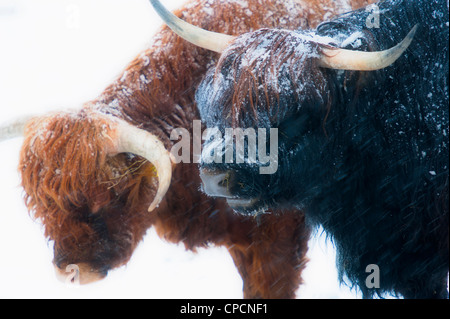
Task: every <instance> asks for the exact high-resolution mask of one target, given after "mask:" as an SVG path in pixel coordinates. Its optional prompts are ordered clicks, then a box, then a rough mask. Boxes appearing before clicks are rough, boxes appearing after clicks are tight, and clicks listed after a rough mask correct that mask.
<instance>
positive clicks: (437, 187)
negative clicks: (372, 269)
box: [168, 0, 449, 298]
mask: <svg viewBox="0 0 450 319" xmlns="http://www.w3.org/2000/svg"><path fill="white" fill-rule="evenodd" d="M448 9H449V8H448V1H447V0H417V1H407V0H390V1H388V0H387V1H381V2H379V3H377V4H376V7H373V8H372V9H366V10H364V9H362V10H358V11H353V12H349V13H347V14H344V15H341V16H339V17H338V18H336V19H334V20H332V21H329V22H325V23H322V24H321V25H320V26H319V27H318V28H317V29H315V30H309V31H306V32H305V31H301V30H299V31H298V32H292V31H286V30H268V29H263V30H259V31H256V32H253V33H248V34H244V35H242V36H240V37H236V38H232V37H227V36H224V35H220V36H219V35H217V37H216V35H212V36H209V35H206V36H208V37H210V40H208V41H210V42H211V41H212V42H211V43H215V41H216V42H217V43H215V44H206V45H205V44H204V43H205V41H203V42H202V43H200V42H199V41H198V40H197V39H196V38H195V37H194V36H191V35H190V33H191V31H190V30H187V29H186V28H187V27H186V28H185V27H183V28H180V29H178V30H177V29H176V27H173V29H174V30H175V31H176V32H178V33H179V34H181V35H183V36H185V38H187V39H189V40H191V41H192V42H194V43H196V44H198V45H201V46H203V47H207V48H211V49H214V48H217V49H218V50H217V51H220V52H222V56H221V58H220V60H219V62H218V64H217V65H216V66H215V67H214V68H213V69H211V70H210V71H209V72H208V74H207V75H206V78H205V79H204V81H203V82H202V83H201V84H200V86H199V88H198V91H197V96H196V98H197V103H198V108H199V110H200V114H201V117H202V120H203V121H204V123H205V124H206V126H207V127H211V128H212V127H218V128H219V129H220V130H222V131H223V130H225V128H230V127H231V128H236V127H240V128H266V129H269V128H278V138H279V147H278V162H277V165H278V170H277V171H276V173H275V174H271V175H270V174H267V175H264V174H260V170H259V168H260V167H261V165H262V164H261V163H259V162H247V163H244V164H236V163H227V164H225V161H223V163H212V164H207V163H203V164H202V176H203V177H202V178H203V183H204V189H205V191H206V192H207V193H209V194H210V195H212V196H218V197H226V198H228V202H229V204H230V205H231V206H232V207H233V208H234V209H235V210H236V211H237V212H240V213H243V214H254V215H257V214H258V213H260V212H261V211H265V210H266V209H267V208H277V209H283V208H292V207H296V208H300V209H302V210H304V211H305V213H306V215H307V218H308V220H309V221H310V222H311V223H312V224H314V225H322V226H323V228H324V229H325V231H326V232H327V234H328V235H329V236H330V238H332V240H333V241H334V243H335V245H336V247H337V253H338V255H337V256H338V257H337V259H338V260H337V265H338V269H339V274H340V279H341V280H342V281H345V280H346V279H347V280H348V282H349V283H350V285H354V286H358V287H359V288H360V289H361V291H362V292H363V295H364V297H366V298H368V297H373V296H374V295H375V294H378V295H382V294H384V293H394V294H395V295H397V296H398V295H402V296H404V297H405V298H448V291H447V278H448V272H449V237H448V234H449V218H448V201H449V198H448V184H449V153H448V152H449V149H448V147H449V135H448V133H449V110H448V104H449V92H448V87H449V85H448V84H449V78H448V71H449V70H448V67H449V65H448V63H449V52H448V43H449V14H448ZM375 15H378V16H375ZM168 23H169V26H170V23H171V22H170V21H168ZM377 23H379V25H376V24H377ZM374 24H375V25H374ZM411 30H412V31H411ZM410 31H411V32H410ZM414 31H416V33H415V35H414ZM183 33H186V34H183ZM214 38H215V39H214ZM218 42H221V43H222V45H219V44H218ZM408 45H409V46H408ZM335 48H340V49H345V50H340V49H335ZM390 48H393V49H392V50H389V51H385V50H388V49H390ZM361 51H365V52H361ZM368 52H371V53H368ZM209 144H210V142H209V141H207V142H206V143H205V145H204V146H205V147H204V153H205V152H210V150H211V147H208V145H209ZM209 155H210V154H203V156H209ZM369 265H377V266H378V268H379V271H380V278H379V279H380V280H379V286H376V287H372V286H368V285H367V284H366V279H367V277H368V275H369V273H367V272H366V268H367V266H369Z"/></svg>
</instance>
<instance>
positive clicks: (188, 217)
mask: <svg viewBox="0 0 450 319" xmlns="http://www.w3.org/2000/svg"><path fill="white" fill-rule="evenodd" d="M353 2H354V3H353V4H354V6H355V7H359V6H362V5H363V4H366V3H367V1H353ZM205 8H207V9H208V10H205ZM345 9H346V8H342V7H338V6H337V5H336V4H335V1H321V2H319V1H315V0H314V1H313V0H302V1H297V2H295V3H294V2H291V1H275V0H272V1H269V0H259V1H256V0H254V1H249V2H248V7H245V8H244V7H242V6H240V5H239V2H234V1H208V0H195V1H192V2H191V3H188V4H187V5H186V6H185V8H183V9H181V10H179V11H178V12H177V15H178V16H180V17H182V18H183V19H184V20H186V21H188V22H191V23H193V24H195V25H198V26H200V27H202V28H206V29H210V30H214V31H217V32H223V33H228V34H235V35H237V34H241V33H244V32H248V31H251V30H256V29H259V28H263V27H268V28H275V27H277V28H287V29H295V28H299V27H303V28H305V27H308V26H311V27H314V26H316V25H317V23H318V22H320V21H321V20H322V18H323V17H324V16H325V17H328V16H330V17H331V15H332V14H335V13H336V14H337V13H341V12H342V11H343V10H345ZM249 13H251V15H249ZM217 58H218V56H217V55H216V54H215V53H212V52H207V51H206V50H203V49H199V48H197V47H195V46H193V45H190V44H188V43H186V42H185V41H184V40H182V39H180V38H179V37H178V36H176V35H175V34H173V33H172V32H171V31H170V30H169V29H168V28H166V27H164V28H162V30H161V31H160V32H159V33H158V34H157V35H156V36H155V37H154V42H153V45H152V46H151V47H150V48H149V49H148V50H146V51H145V52H143V53H142V54H140V55H139V56H137V57H136V58H135V59H134V60H133V61H132V62H131V63H130V64H129V66H128V67H127V68H126V70H125V71H124V73H123V74H122V75H121V76H120V77H119V78H118V79H117V80H116V81H115V82H114V83H113V84H112V85H110V86H109V87H108V88H107V89H106V90H105V91H104V92H103V94H102V95H101V96H100V97H99V98H98V99H97V100H95V101H92V102H89V103H86V104H85V106H84V107H83V109H82V110H80V111H79V112H77V113H57V114H50V115H48V116H45V117H42V118H36V119H34V120H33V121H31V122H30V123H29V125H28V127H27V131H26V136H25V141H24V144H23V147H22V151H21V157H20V166H19V170H20V172H21V174H22V185H23V187H24V189H25V192H26V196H25V201H26V204H27V206H28V208H29V210H30V211H31V212H32V213H33V214H34V217H35V218H37V219H40V220H41V221H42V223H43V224H44V226H45V235H46V236H47V237H48V238H49V239H50V240H52V241H54V263H55V265H57V266H58V267H59V268H61V269H65V267H66V266H67V265H69V264H77V263H84V264H87V265H89V266H90V267H91V271H92V272H97V273H98V274H100V275H102V276H106V274H107V272H108V270H110V269H113V268H116V267H119V266H121V265H124V264H126V263H127V262H128V261H129V259H130V258H131V255H132V253H133V251H134V249H135V248H136V246H137V245H138V244H139V242H140V241H141V240H142V238H143V236H144V235H145V233H146V231H147V230H148V229H149V228H150V227H152V226H153V227H155V228H156V231H157V233H158V234H159V236H161V237H162V238H165V239H166V240H168V241H171V242H174V243H178V242H183V243H184V244H185V246H186V248H187V249H191V250H195V248H196V247H206V246H208V245H209V244H215V245H224V246H226V247H227V248H228V250H229V251H230V254H231V256H232V257H233V259H234V262H235V264H236V266H237V268H238V270H239V272H240V274H241V276H242V278H243V281H244V297H246V298H254V297H259V298H292V297H295V291H296V289H297V288H298V285H299V284H300V283H301V276H300V275H301V272H302V270H303V269H304V266H305V264H306V260H307V259H306V257H305V254H306V250H307V240H308V237H309V234H310V231H309V229H308V227H307V226H305V223H304V217H303V216H302V215H300V214H298V213H296V214H293V213H289V212H285V213H284V214H282V215H276V214H274V215H267V216H262V217H261V219H260V221H259V223H258V224H257V222H256V221H255V220H254V219H253V218H252V217H242V216H238V215H235V214H234V213H233V212H232V210H231V209H230V208H229V207H228V206H227V204H226V203H225V202H224V201H222V200H214V199H211V198H209V197H207V196H206V195H204V194H202V193H201V192H200V191H199V187H200V178H199V172H198V166H197V165H196V164H178V165H177V166H175V167H174V170H173V176H172V183H171V187H170V189H169V191H168V192H167V194H166V196H165V199H164V200H163V202H162V203H161V204H160V206H159V208H157V209H156V210H155V211H153V212H152V213H148V212H147V209H148V207H149V205H150V203H151V202H152V199H153V197H154V195H155V192H156V187H157V179H155V178H154V177H155V176H156V175H155V170H154V167H153V166H152V165H151V164H149V163H148V162H147V161H145V160H143V159H142V158H140V157H138V156H133V155H131V154H119V155H117V156H114V157H112V156H108V155H107V150H108V145H110V140H109V137H108V136H109V134H110V132H109V125H108V123H107V122H106V121H105V117H103V116H98V114H110V115H113V116H116V117H120V118H122V119H124V120H126V121H128V122H130V123H132V124H133V125H136V126H139V127H141V128H143V129H145V130H147V131H150V132H152V133H154V134H155V135H157V136H159V137H160V138H161V140H162V141H163V142H164V143H165V145H166V147H167V148H168V149H170V147H171V146H172V143H174V142H173V141H170V139H169V137H170V132H171V130H172V129H173V128H179V127H182V128H187V129H188V130H190V129H192V121H193V120H194V119H197V118H198V114H197V110H196V107H195V104H194V92H195V89H196V86H197V85H198V83H199V81H200V80H201V78H202V76H203V75H204V73H205V72H206V70H207V68H208V66H210V65H211V64H212V63H214V62H215V61H217Z"/></svg>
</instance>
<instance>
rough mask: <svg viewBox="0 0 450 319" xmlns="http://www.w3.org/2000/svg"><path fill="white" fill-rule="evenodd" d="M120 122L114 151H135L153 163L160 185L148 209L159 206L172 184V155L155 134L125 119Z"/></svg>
mask: <svg viewBox="0 0 450 319" xmlns="http://www.w3.org/2000/svg"><path fill="white" fill-rule="evenodd" d="M115 122H116V123H118V125H117V127H116V128H115V129H116V133H115V134H116V136H115V137H113V138H112V139H113V142H114V149H113V150H112V153H133V154H136V155H139V156H142V157H144V158H145V159H147V160H148V161H149V162H150V163H152V164H153V165H154V166H155V168H156V172H157V174H158V180H159V186H158V191H157V192H156V196H155V198H154V199H153V202H152V203H151V205H150V207H149V209H148V211H149V212H151V211H153V210H154V209H155V208H157V207H158V205H159V204H160V202H161V201H162V200H163V198H164V195H165V194H166V192H167V190H168V189H169V186H170V181H171V179H172V157H171V154H170V152H168V151H167V150H166V148H165V147H164V144H163V143H162V142H161V141H160V140H159V138H157V137H156V136H154V135H153V134H151V133H149V132H147V131H144V130H141V129H139V128H137V127H135V126H132V125H130V124H128V123H127V122H125V121H123V120H119V121H115Z"/></svg>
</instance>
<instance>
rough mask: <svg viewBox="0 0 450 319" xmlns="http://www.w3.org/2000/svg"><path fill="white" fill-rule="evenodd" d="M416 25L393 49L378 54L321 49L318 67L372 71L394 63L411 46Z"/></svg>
mask: <svg viewBox="0 0 450 319" xmlns="http://www.w3.org/2000/svg"><path fill="white" fill-rule="evenodd" d="M417 27H418V25H415V26H414V28H412V29H411V31H410V32H409V33H408V35H407V36H406V37H405V38H404V39H403V41H402V42H400V43H399V44H397V45H396V46H395V47H393V48H390V49H388V50H384V51H378V52H361V51H352V50H345V49H329V48H323V49H322V52H323V56H322V57H321V59H320V60H319V64H320V66H322V67H324V68H329V69H337V70H354V71H374V70H379V69H383V68H385V67H387V66H389V65H391V64H392V63H394V62H395V61H396V60H397V59H398V58H399V57H400V56H401V55H402V54H403V52H405V50H406V49H407V48H408V47H409V45H410V44H411V42H412V40H413V38H414V35H415V33H416V30H417Z"/></svg>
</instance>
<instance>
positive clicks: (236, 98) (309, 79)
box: [213, 29, 319, 126]
mask: <svg viewBox="0 0 450 319" xmlns="http://www.w3.org/2000/svg"><path fill="white" fill-rule="evenodd" d="M318 48H319V44H318V43H315V42H312V41H308V39H306V38H305V37H303V36H302V35H301V34H299V33H297V32H293V31H287V30H269V29H261V30H258V31H256V32H253V33H249V34H246V35H244V36H241V37H239V38H238V39H237V40H236V41H235V42H234V43H233V44H232V45H231V46H230V47H229V48H228V49H227V50H226V51H225V52H224V54H223V55H222V57H221V59H220V61H219V62H218V65H217V68H216V72H215V74H214V81H213V85H215V89H214V92H215V93H216V94H219V95H222V96H220V100H221V101H222V103H223V104H222V105H223V106H224V107H225V109H224V112H226V113H228V114H225V117H226V118H229V119H230V120H231V124H232V125H233V126H239V125H243V124H244V123H246V122H247V123H248V122H249V121H250V122H253V124H256V125H258V124H261V123H263V122H266V121H267V120H268V121H270V123H277V122H278V121H279V119H280V118H283V117H284V115H285V113H286V112H287V110H286V109H284V108H283V106H284V105H283V104H284V103H283V102H282V101H281V100H280V98H281V97H286V96H289V98H293V99H295V100H296V102H299V103H300V102H301V101H302V99H303V98H302V97H304V96H305V95H308V94H310V92H308V91H309V90H310V85H308V84H309V83H313V82H316V81H315V78H316V76H315V75H316V71H315V70H317V67H316V59H315V58H316V57H317V52H318ZM223 88H226V89H225V90H224V89H223ZM261 115H263V117H264V115H266V116H267V115H268V116H269V118H268V119H267V118H266V119H265V118H261Z"/></svg>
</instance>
